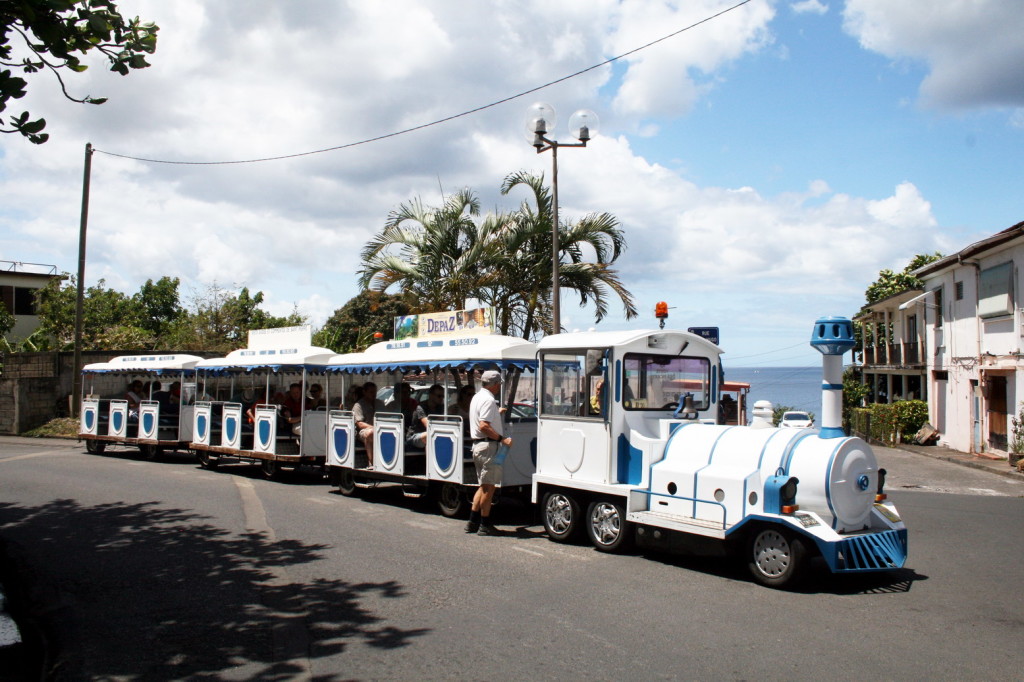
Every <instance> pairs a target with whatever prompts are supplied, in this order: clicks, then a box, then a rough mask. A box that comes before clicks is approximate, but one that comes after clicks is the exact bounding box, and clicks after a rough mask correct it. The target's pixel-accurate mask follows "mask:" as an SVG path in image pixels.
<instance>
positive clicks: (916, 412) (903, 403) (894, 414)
mask: <svg viewBox="0 0 1024 682" xmlns="http://www.w3.org/2000/svg"><path fill="white" fill-rule="evenodd" d="M851 421H852V424H853V430H854V431H856V432H857V433H863V434H867V435H868V436H870V437H871V438H873V439H874V440H877V441H879V442H882V443H885V444H886V445H895V444H897V443H899V442H901V441H903V442H909V441H910V440H911V439H912V438H913V436H914V434H916V433H917V432H918V431H919V430H920V429H921V427H922V426H924V423H925V422H926V421H928V403H926V402H924V401H923V400H900V401H897V402H895V403H875V404H872V405H870V406H868V407H865V408H855V409H854V410H853V411H852V415H851Z"/></svg>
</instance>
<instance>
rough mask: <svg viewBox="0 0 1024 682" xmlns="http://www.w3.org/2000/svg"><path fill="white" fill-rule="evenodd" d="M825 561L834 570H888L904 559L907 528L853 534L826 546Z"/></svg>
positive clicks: (897, 565)
mask: <svg viewBox="0 0 1024 682" xmlns="http://www.w3.org/2000/svg"><path fill="white" fill-rule="evenodd" d="M829 549H830V550H831V552H830V553H831V555H832V556H831V557H830V556H828V553H827V552H823V554H826V556H825V560H826V561H828V563H829V567H830V568H831V569H832V570H833V571H847V572H853V571H888V570H892V569H894V568H902V566H903V563H904V562H905V561H906V560H907V531H906V530H886V531H882V532H880V533H869V534H866V535H854V536H851V537H847V538H844V539H843V540H842V541H841V542H837V543H834V544H830V545H829Z"/></svg>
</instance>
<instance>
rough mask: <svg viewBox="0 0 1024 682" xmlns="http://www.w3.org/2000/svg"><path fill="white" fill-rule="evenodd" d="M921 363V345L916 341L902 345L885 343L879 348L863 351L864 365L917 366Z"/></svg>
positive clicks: (874, 347) (868, 347) (868, 348)
mask: <svg viewBox="0 0 1024 682" xmlns="http://www.w3.org/2000/svg"><path fill="white" fill-rule="evenodd" d="M921 362H922V361H921V344H920V343H918V342H917V341H913V342H910V343H904V344H903V345H902V346H900V344H898V343H886V344H882V345H880V346H867V347H866V348H865V349H864V364H866V365H889V364H893V365H917V364H920V363H921Z"/></svg>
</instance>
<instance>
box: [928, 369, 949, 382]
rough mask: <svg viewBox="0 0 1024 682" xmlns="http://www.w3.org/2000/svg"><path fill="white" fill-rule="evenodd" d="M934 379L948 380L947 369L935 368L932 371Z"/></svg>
mask: <svg viewBox="0 0 1024 682" xmlns="http://www.w3.org/2000/svg"><path fill="white" fill-rule="evenodd" d="M932 376H933V377H934V378H935V380H936V381H949V370H946V369H937V370H934V371H933V372H932Z"/></svg>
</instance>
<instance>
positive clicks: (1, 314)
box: [0, 301, 15, 336]
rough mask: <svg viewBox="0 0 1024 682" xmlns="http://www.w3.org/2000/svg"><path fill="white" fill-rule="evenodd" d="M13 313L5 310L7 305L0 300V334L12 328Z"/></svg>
mask: <svg viewBox="0 0 1024 682" xmlns="http://www.w3.org/2000/svg"><path fill="white" fill-rule="evenodd" d="M14 322H15V319H14V315H12V314H11V312H10V311H9V310H7V306H6V305H5V304H4V303H3V302H2V301H0V336H3V335H4V334H6V333H7V332H9V331H11V330H12V329H14Z"/></svg>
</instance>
